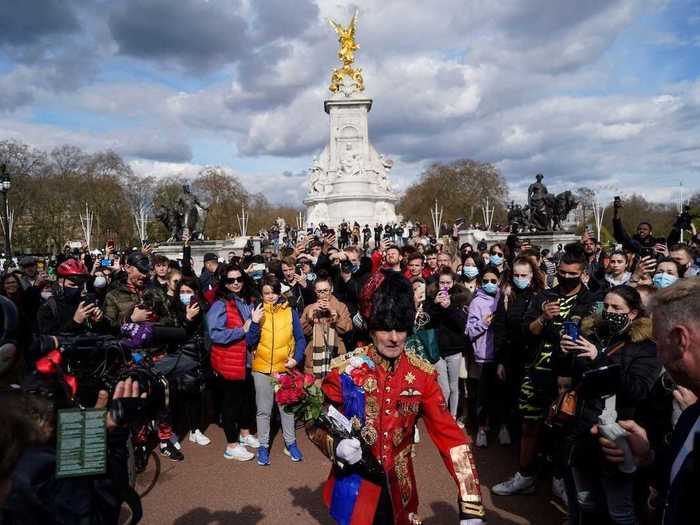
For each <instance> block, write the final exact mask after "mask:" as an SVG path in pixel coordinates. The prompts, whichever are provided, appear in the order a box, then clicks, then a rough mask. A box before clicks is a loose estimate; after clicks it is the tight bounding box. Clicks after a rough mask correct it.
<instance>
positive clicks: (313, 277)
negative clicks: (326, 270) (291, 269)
mask: <svg viewBox="0 0 700 525" xmlns="http://www.w3.org/2000/svg"><path fill="white" fill-rule="evenodd" d="M306 280H307V281H315V280H316V274H315V273H313V272H309V273H307V274H306Z"/></svg>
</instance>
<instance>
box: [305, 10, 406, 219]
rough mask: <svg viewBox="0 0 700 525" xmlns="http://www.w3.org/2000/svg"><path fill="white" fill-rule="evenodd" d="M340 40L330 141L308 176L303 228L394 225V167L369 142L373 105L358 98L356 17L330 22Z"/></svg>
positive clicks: (328, 104) (330, 102)
mask: <svg viewBox="0 0 700 525" xmlns="http://www.w3.org/2000/svg"><path fill="white" fill-rule="evenodd" d="M331 26H332V27H333V29H334V30H335V31H336V33H337V34H338V39H339V42H340V51H339V52H338V58H339V59H340V60H341V62H342V63H343V67H342V68H339V69H336V70H335V71H334V76H333V79H332V82H331V87H330V90H331V92H332V93H333V94H332V95H331V96H330V98H328V99H326V100H325V101H324V109H325V111H326V113H328V115H329V116H330V137H329V138H330V140H329V142H328V143H327V145H326V146H325V148H324V149H323V151H321V153H320V155H319V156H318V158H314V159H313V164H312V167H311V169H310V170H309V192H308V194H307V196H306V199H304V204H305V205H306V206H307V215H306V217H307V224H309V223H311V222H313V223H314V224H319V223H321V222H323V223H325V224H327V225H328V226H330V227H336V226H338V225H339V224H340V223H341V222H342V221H343V219H347V220H348V221H351V222H353V223H354V222H355V221H357V222H358V223H359V224H375V223H376V222H382V223H383V224H387V223H394V222H396V221H397V217H396V211H395V207H396V202H397V200H398V197H397V196H396V194H395V193H394V192H393V191H392V190H391V182H390V180H389V172H390V171H391V168H392V167H393V164H394V163H393V161H391V160H389V159H387V158H385V157H384V156H383V155H380V154H379V153H378V152H377V150H376V149H375V148H374V147H373V146H372V144H371V142H370V140H369V129H368V127H369V123H368V113H369V111H370V109H371V108H372V100H371V99H369V98H366V97H365V96H363V94H362V93H361V92H362V90H363V89H364V81H363V79H362V77H361V76H359V77H357V76H356V74H359V71H360V70H359V69H355V68H354V66H353V62H354V59H355V55H354V52H355V51H356V50H357V49H358V47H359V46H358V45H357V42H356V41H355V34H356V28H357V12H355V15H354V16H353V18H352V20H351V22H350V24H349V25H348V26H347V27H344V26H341V25H339V24H337V23H335V22H333V21H331Z"/></svg>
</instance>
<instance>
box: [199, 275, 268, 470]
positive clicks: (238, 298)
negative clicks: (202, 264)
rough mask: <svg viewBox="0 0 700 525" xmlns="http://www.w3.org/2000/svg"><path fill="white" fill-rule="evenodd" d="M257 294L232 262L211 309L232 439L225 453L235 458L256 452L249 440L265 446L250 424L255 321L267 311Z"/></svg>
mask: <svg viewBox="0 0 700 525" xmlns="http://www.w3.org/2000/svg"><path fill="white" fill-rule="evenodd" d="M258 299H259V295H258V293H257V292H256V291H255V286H254V284H253V282H252V280H251V279H250V277H248V275H247V274H246V273H245V271H244V270H243V269H242V268H241V267H240V266H238V265H237V264H229V265H228V266H226V267H225V268H224V271H223V273H222V279H221V280H220V281H219V288H218V289H217V300H216V301H215V302H214V304H212V306H211V308H210V309H209V312H208V313H207V330H208V333H209V338H210V339H211V342H212V345H211V366H212V369H213V370H214V373H215V374H216V376H217V386H218V389H219V395H220V398H221V416H222V422H223V427H224V433H225V434H226V442H227V445H226V449H225V450H224V458H226V459H233V460H236V461H248V460H251V459H253V458H254V457H255V455H254V454H252V453H251V452H249V451H248V450H247V449H246V448H245V447H246V446H248V447H251V448H258V447H259V446H260V443H259V441H258V440H257V438H256V437H255V436H253V435H252V434H251V433H250V430H249V429H250V427H251V424H252V418H253V414H252V413H251V412H252V411H251V408H252V407H253V406H254V395H255V393H254V387H253V379H252V375H251V362H252V361H251V356H250V353H249V352H248V348H249V347H250V346H251V342H252V341H251V339H250V337H251V335H252V334H251V326H252V325H253V323H259V322H260V321H261V320H262V316H263V308H262V305H261V304H260V303H259V301H258Z"/></svg>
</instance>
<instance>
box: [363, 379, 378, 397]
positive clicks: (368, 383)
mask: <svg viewBox="0 0 700 525" xmlns="http://www.w3.org/2000/svg"><path fill="white" fill-rule="evenodd" d="M362 389H363V390H364V391H365V392H367V393H368V394H371V393H372V392H374V391H376V390H377V380H376V379H375V378H374V377H368V378H367V379H365V382H364V383H362Z"/></svg>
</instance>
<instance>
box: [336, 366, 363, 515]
mask: <svg viewBox="0 0 700 525" xmlns="http://www.w3.org/2000/svg"><path fill="white" fill-rule="evenodd" d="M340 386H341V389H342V391H343V415H344V416H345V417H347V418H348V419H350V418H351V417H353V416H357V417H358V418H359V419H360V421H361V422H362V423H363V424H364V422H365V392H364V390H363V389H362V387H359V386H357V385H355V384H354V383H353V382H352V379H351V378H350V376H348V375H347V374H340ZM361 483H362V476H360V475H359V474H349V475H347V476H342V477H338V478H336V480H335V484H334V485H333V494H332V495H331V504H330V514H331V517H332V518H333V519H334V520H336V521H337V522H338V523H339V524H340V525H350V521H351V520H352V511H353V509H354V508H355V502H356V501H357V496H358V494H359V493H360V484H361Z"/></svg>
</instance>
